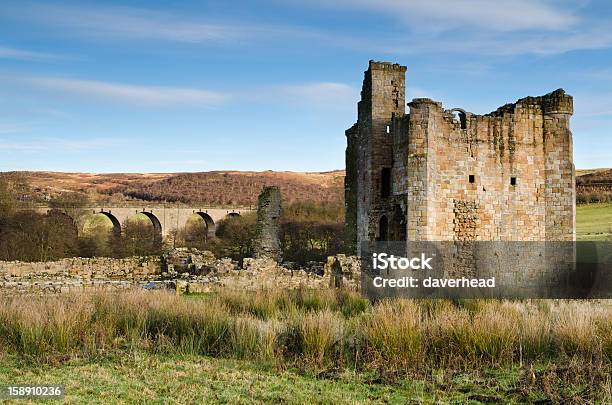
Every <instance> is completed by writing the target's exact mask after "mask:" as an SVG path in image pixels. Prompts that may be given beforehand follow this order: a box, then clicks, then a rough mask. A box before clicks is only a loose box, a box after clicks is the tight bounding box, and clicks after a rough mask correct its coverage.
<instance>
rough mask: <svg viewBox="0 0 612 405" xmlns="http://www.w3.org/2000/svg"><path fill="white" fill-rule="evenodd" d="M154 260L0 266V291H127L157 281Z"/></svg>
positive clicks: (86, 260)
mask: <svg viewBox="0 0 612 405" xmlns="http://www.w3.org/2000/svg"><path fill="white" fill-rule="evenodd" d="M159 274H160V261H159V259H158V258H156V257H131V258H127V259H112V258H106V257H100V258H80V257H76V258H69V259H62V260H58V261H55V262H38V263H37V262H34V263H30V262H17V261H14V262H0V289H2V290H3V291H5V292H6V291H12V292H17V293H25V292H30V291H33V292H36V291H47V292H65V291H69V290H73V289H82V288H89V287H92V288H93V287H114V288H126V287H131V286H133V285H138V284H145V283H147V282H149V281H151V280H156V279H158V278H159Z"/></svg>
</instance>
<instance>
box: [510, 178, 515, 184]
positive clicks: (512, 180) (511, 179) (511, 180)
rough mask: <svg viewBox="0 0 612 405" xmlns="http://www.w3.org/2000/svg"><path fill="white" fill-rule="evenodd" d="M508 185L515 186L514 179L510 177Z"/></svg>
mask: <svg viewBox="0 0 612 405" xmlns="http://www.w3.org/2000/svg"><path fill="white" fill-rule="evenodd" d="M510 185H511V186H516V177H510Z"/></svg>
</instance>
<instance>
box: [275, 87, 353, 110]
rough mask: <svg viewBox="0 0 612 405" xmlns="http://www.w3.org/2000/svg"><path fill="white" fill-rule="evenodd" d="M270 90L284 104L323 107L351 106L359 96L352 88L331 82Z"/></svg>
mask: <svg viewBox="0 0 612 405" xmlns="http://www.w3.org/2000/svg"><path fill="white" fill-rule="evenodd" d="M271 90H272V93H273V94H274V93H275V94H276V95H278V96H280V97H281V98H282V99H283V100H284V101H286V102H297V103H303V102H306V103H316V104H320V105H324V106H330V105H339V106H346V105H349V106H352V105H353V104H354V103H355V102H356V101H357V100H358V96H359V92H358V91H357V89H355V88H354V87H352V86H349V85H348V84H344V83H333V82H317V83H306V84H290V85H281V86H275V87H272V88H271Z"/></svg>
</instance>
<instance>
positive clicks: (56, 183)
mask: <svg viewBox="0 0 612 405" xmlns="http://www.w3.org/2000/svg"><path fill="white" fill-rule="evenodd" d="M2 175H3V176H5V177H8V178H10V179H11V180H13V181H18V182H21V183H23V184H27V185H28V186H29V192H27V194H28V196H27V199H28V200H33V201H36V202H41V203H42V202H45V201H48V200H50V199H52V198H54V197H57V196H58V195H60V194H62V193H66V192H78V193H82V194H86V195H87V196H88V198H89V200H90V201H92V202H105V203H137V202H142V201H147V202H156V203H162V202H171V203H185V204H193V203H199V204H205V205H234V206H247V205H254V204H256V203H257V196H258V195H259V192H260V191H261V188H262V187H263V186H266V185H275V186H279V187H280V188H281V192H282V193H283V199H284V200H285V201H289V202H291V201H312V202H330V201H341V200H342V198H343V189H344V171H341V170H338V171H332V172H314V173H299V172H273V171H266V172H239V171H214V172H200V173H147V174H141V173H108V174H91V173H60V172H6V173H3V174H2Z"/></svg>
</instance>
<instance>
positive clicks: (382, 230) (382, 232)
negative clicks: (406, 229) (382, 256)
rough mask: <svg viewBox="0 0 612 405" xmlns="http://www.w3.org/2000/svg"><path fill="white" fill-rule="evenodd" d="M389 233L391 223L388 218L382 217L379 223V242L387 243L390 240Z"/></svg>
mask: <svg viewBox="0 0 612 405" xmlns="http://www.w3.org/2000/svg"><path fill="white" fill-rule="evenodd" d="M388 233H389V221H388V220H387V217H386V216H384V215H383V216H382V217H380V221H379V222H378V240H381V241H385V240H387V238H388Z"/></svg>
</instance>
